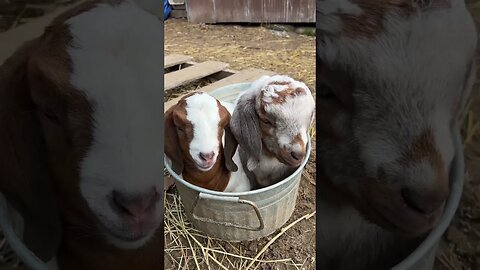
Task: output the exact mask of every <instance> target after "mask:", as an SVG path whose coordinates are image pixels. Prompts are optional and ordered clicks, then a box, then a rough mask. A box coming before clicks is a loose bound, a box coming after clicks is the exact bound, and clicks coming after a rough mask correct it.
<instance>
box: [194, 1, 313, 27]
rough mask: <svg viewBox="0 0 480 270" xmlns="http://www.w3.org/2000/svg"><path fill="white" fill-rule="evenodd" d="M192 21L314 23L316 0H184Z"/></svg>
mask: <svg viewBox="0 0 480 270" xmlns="http://www.w3.org/2000/svg"><path fill="white" fill-rule="evenodd" d="M185 4H186V8H187V15H188V20H189V21H190V22H193V23H228V22H237V23H240V22H246V23H248V22H251V23H315V0H186V3H185Z"/></svg>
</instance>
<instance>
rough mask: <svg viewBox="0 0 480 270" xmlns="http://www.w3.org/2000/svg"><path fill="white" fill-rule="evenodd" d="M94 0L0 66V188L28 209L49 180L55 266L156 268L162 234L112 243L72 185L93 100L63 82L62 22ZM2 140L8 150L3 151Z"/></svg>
mask: <svg viewBox="0 0 480 270" xmlns="http://www.w3.org/2000/svg"><path fill="white" fill-rule="evenodd" d="M99 2H100V1H89V2H86V3H83V4H81V5H79V6H77V7H75V8H73V9H71V10H69V11H67V12H65V13H63V14H62V15H60V16H59V17H57V18H56V19H55V20H54V21H53V22H52V24H51V25H50V26H48V27H47V28H46V30H45V32H44V34H43V35H41V36H40V37H39V38H37V39H34V40H32V41H30V42H28V43H26V44H25V45H24V46H22V47H21V48H20V49H19V50H17V52H15V54H14V55H13V56H12V57H10V58H9V59H8V60H7V61H5V63H4V64H3V65H2V66H1V67H0V108H2V109H1V111H0V126H1V127H2V128H4V129H2V132H1V133H0V145H1V146H0V148H2V149H3V150H2V155H1V156H0V164H2V166H1V167H0V191H1V192H2V193H4V194H6V196H7V197H8V198H9V200H10V201H11V202H14V203H15V204H16V205H21V206H22V207H23V209H26V210H28V211H30V212H33V213H35V211H38V209H37V207H42V206H37V205H38V204H40V205H42V204H43V203H44V202H43V201H40V199H39V197H41V196H44V195H45V196H46V195H48V196H52V194H49V193H47V192H46V191H44V189H45V187H43V186H44V185H47V184H49V183H51V184H52V186H53V187H52V189H53V195H55V196H56V197H55V198H52V199H53V200H55V201H59V208H60V209H59V210H60V215H61V219H62V227H63V239H62V243H61V246H60V249H59V253H58V254H57V259H58V261H59V265H60V267H61V269H72V270H74V269H92V270H96V269H106V268H112V269H125V270H126V269H134V268H135V269H137V268H138V269H152V270H153V269H161V267H163V257H162V256H158V250H161V249H160V248H161V247H162V246H163V236H161V235H163V234H160V233H157V234H158V235H159V236H158V237H156V240H154V241H152V242H151V244H149V245H146V246H145V247H142V248H139V249H138V250H135V251H133V250H132V251H123V250H120V249H117V248H114V247H112V246H111V245H110V244H108V243H107V242H106V240H105V238H104V235H102V233H103V231H102V230H103V227H102V226H101V225H99V222H98V219H97V217H96V216H95V215H94V214H93V213H92V212H91V210H90V208H89V207H88V205H87V203H86V201H85V200H84V198H83V197H82V196H81V193H80V190H79V185H78V183H79V181H80V172H79V168H78V165H79V163H80V160H81V159H82V158H84V156H85V155H86V153H87V152H88V150H89V149H90V147H91V144H92V140H93V135H92V134H93V129H94V120H93V119H92V114H93V111H94V104H92V103H91V102H90V100H89V99H88V97H87V96H86V95H85V93H83V92H81V91H79V89H75V88H74V87H73V85H71V83H70V75H71V73H72V71H73V68H72V63H71V60H70V58H69V55H68V53H67V48H68V47H69V46H70V45H71V43H72V36H71V33H70V30H69V27H68V25H66V24H65V20H67V19H69V18H71V17H74V16H76V15H79V14H81V13H82V12H86V11H88V10H90V9H91V8H93V7H94V6H95V4H96V3H99ZM104 2H105V3H112V4H113V3H120V2H121V1H104ZM4 145H9V148H8V149H10V150H11V151H10V152H6V151H4V150H6V149H7V148H4V147H3V146H4ZM10 154H12V155H10ZM3 165H5V166H3ZM6 166H8V167H6ZM4 176H6V177H4ZM40 180H42V181H45V182H40ZM47 181H48V182H47ZM51 211H54V209H53V207H52V209H44V210H42V211H41V212H38V213H39V214H41V215H42V216H44V219H45V220H50V218H51V216H50V212H51ZM45 222H47V221H45ZM27 226H28V224H27ZM52 241H55V239H53V236H52ZM37 255H38V254H37Z"/></svg>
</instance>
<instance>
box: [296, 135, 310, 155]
mask: <svg viewBox="0 0 480 270" xmlns="http://www.w3.org/2000/svg"><path fill="white" fill-rule="evenodd" d="M293 144H299V145H301V147H302V153H305V152H306V151H307V150H306V145H305V143H304V142H303V140H302V134H300V133H299V134H297V135H296V136H295V138H293Z"/></svg>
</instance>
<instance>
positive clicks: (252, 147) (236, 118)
mask: <svg viewBox="0 0 480 270" xmlns="http://www.w3.org/2000/svg"><path fill="white" fill-rule="evenodd" d="M255 107H256V95H255V94H252V93H248V92H247V93H245V94H243V95H241V96H240V97H239V99H238V101H237V104H236V105H235V110H234V111H233V114H232V119H231V120H230V129H231V132H232V134H233V136H235V139H236V140H237V142H238V145H239V146H240V147H241V148H242V149H243V151H244V152H245V153H246V154H247V156H248V160H247V168H248V170H250V171H253V170H254V169H255V168H256V167H257V166H258V163H259V162H260V154H261V153H262V137H261V131H260V123H259V121H258V114H257V111H256V109H255Z"/></svg>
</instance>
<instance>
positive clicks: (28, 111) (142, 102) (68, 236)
mask: <svg viewBox="0 0 480 270" xmlns="http://www.w3.org/2000/svg"><path fill="white" fill-rule="evenodd" d="M161 27H163V25H162V23H161V22H160V21H159V20H158V19H157V18H156V17H154V16H152V15H150V14H149V13H147V12H145V11H144V10H142V9H140V8H139V7H138V6H136V4H134V3H133V2H131V1H128V0H125V1H124V0H115V1H110V0H105V1H86V2H84V3H82V4H80V5H79V6H77V7H75V8H73V9H71V10H69V11H67V12H65V13H63V14H62V15H60V16H59V17H57V18H56V19H55V20H54V21H53V22H52V23H51V24H50V25H49V26H48V27H47V28H46V30H45V32H44V33H43V34H42V35H41V36H39V37H38V38H35V39H33V40H31V41H29V42H27V43H26V44H24V45H23V46H22V47H20V48H19V49H18V50H17V51H16V52H15V53H14V54H13V55H12V56H11V57H10V58H9V59H7V60H6V61H5V63H4V64H3V65H2V66H1V67H0V130H1V132H0V192H1V193H2V194H3V195H4V196H5V197H6V198H7V199H8V201H9V203H10V204H11V205H12V206H13V207H14V208H15V210H16V211H18V212H19V213H20V214H21V216H22V217H23V220H24V222H23V223H24V230H23V233H22V234H23V241H24V243H25V244H26V246H27V247H28V248H29V249H30V250H31V251H32V252H33V253H34V254H35V255H37V256H38V257H39V258H40V259H42V260H43V261H50V262H51V263H52V265H54V267H58V269H68V270H84V269H90V270H97V269H118V270H121V269H152V270H153V269H162V267H163V257H162V256H159V253H160V254H161V250H162V245H163V234H162V233H158V231H157V228H159V225H160V224H161V221H162V217H163V214H162V209H163V208H162V207H161V202H162V199H161V195H162V192H161V191H160V185H161V180H162V177H163V174H162V168H161V166H159V165H158V161H159V160H161V158H162V155H163V153H162V151H161V141H158V138H159V137H160V136H161V135H162V133H163V130H162V128H161V125H159V123H160V121H161V117H162V111H161V106H159V104H158V103H159V100H162V95H161V93H160V92H161V91H159V89H162V87H163V81H162V79H161V77H160V76H159V74H158V70H160V69H161V68H162V66H163V61H162V54H163V52H162V51H161V50H159V45H160V44H161V43H162V42H163V40H162V37H161V35H160V34H159V29H160V28H161ZM55 265H56V266H55Z"/></svg>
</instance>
